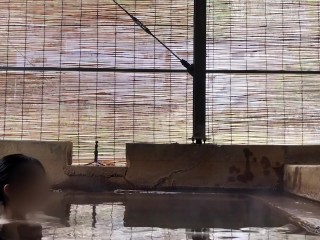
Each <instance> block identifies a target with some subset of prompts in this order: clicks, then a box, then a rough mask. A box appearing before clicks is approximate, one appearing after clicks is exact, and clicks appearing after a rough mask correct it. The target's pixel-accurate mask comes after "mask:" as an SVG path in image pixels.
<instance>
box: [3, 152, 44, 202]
mask: <svg viewBox="0 0 320 240" xmlns="http://www.w3.org/2000/svg"><path fill="white" fill-rule="evenodd" d="M30 166H36V167H39V168H40V169H41V170H42V171H43V172H45V170H44V167H43V165H42V164H41V163H40V161H39V160H37V159H35V158H32V157H28V156H26V155H23V154H12V155H8V156H5V157H3V158H2V159H1V160H0V202H2V203H3V204H4V205H5V204H6V201H7V198H6V196H5V194H4V191H3V189H4V186H5V185H7V184H12V183H15V182H19V181H25V180H26V179H27V178H28V177H31V176H32V175H33V173H34V172H32V171H30V170H31V168H30Z"/></svg>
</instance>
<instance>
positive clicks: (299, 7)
mask: <svg viewBox="0 0 320 240" xmlns="http://www.w3.org/2000/svg"><path fill="white" fill-rule="evenodd" d="M300 11H301V0H299V6H298V22H299V36H300V41H299V49H298V51H299V64H300V70H301V71H302V58H301V48H302V30H301V28H302V27H301V21H302V20H301V12H300ZM300 77H301V82H300V84H301V144H302V145H303V144H304V92H303V91H304V79H303V78H304V77H303V76H302V75H301V76H300Z"/></svg>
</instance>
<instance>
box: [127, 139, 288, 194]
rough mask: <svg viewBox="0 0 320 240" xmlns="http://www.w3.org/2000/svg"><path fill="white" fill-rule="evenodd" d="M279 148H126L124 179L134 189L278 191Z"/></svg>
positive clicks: (281, 163)
mask: <svg viewBox="0 0 320 240" xmlns="http://www.w3.org/2000/svg"><path fill="white" fill-rule="evenodd" d="M284 159H285V151H284V147H282V146H221V147H220V146H216V145H180V144H164V145H157V144H127V161H128V172H127V174H126V179H127V180H128V181H129V182H130V183H132V184H133V185H134V186H136V187H137V188H151V189H158V188H243V189H270V188H276V187H281V185H282V176H283V166H284Z"/></svg>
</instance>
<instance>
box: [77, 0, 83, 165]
mask: <svg viewBox="0 0 320 240" xmlns="http://www.w3.org/2000/svg"><path fill="white" fill-rule="evenodd" d="M82 17H83V0H80V26H79V68H80V67H81V61H82ZM77 95H78V96H77V97H78V111H77V116H78V121H77V128H78V129H77V130H78V133H77V138H78V139H77V141H78V146H77V157H78V165H80V148H81V140H80V138H81V135H80V133H81V132H80V124H81V105H80V104H81V72H79V73H78V89H77Z"/></svg>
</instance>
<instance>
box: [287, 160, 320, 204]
mask: <svg viewBox="0 0 320 240" xmlns="http://www.w3.org/2000/svg"><path fill="white" fill-rule="evenodd" d="M284 183H285V190H286V191H288V192H290V193H293V194H296V195H299V196H302V197H306V198H309V199H312V200H316V201H320V184H319V183H320V165H286V166H285V174H284Z"/></svg>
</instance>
